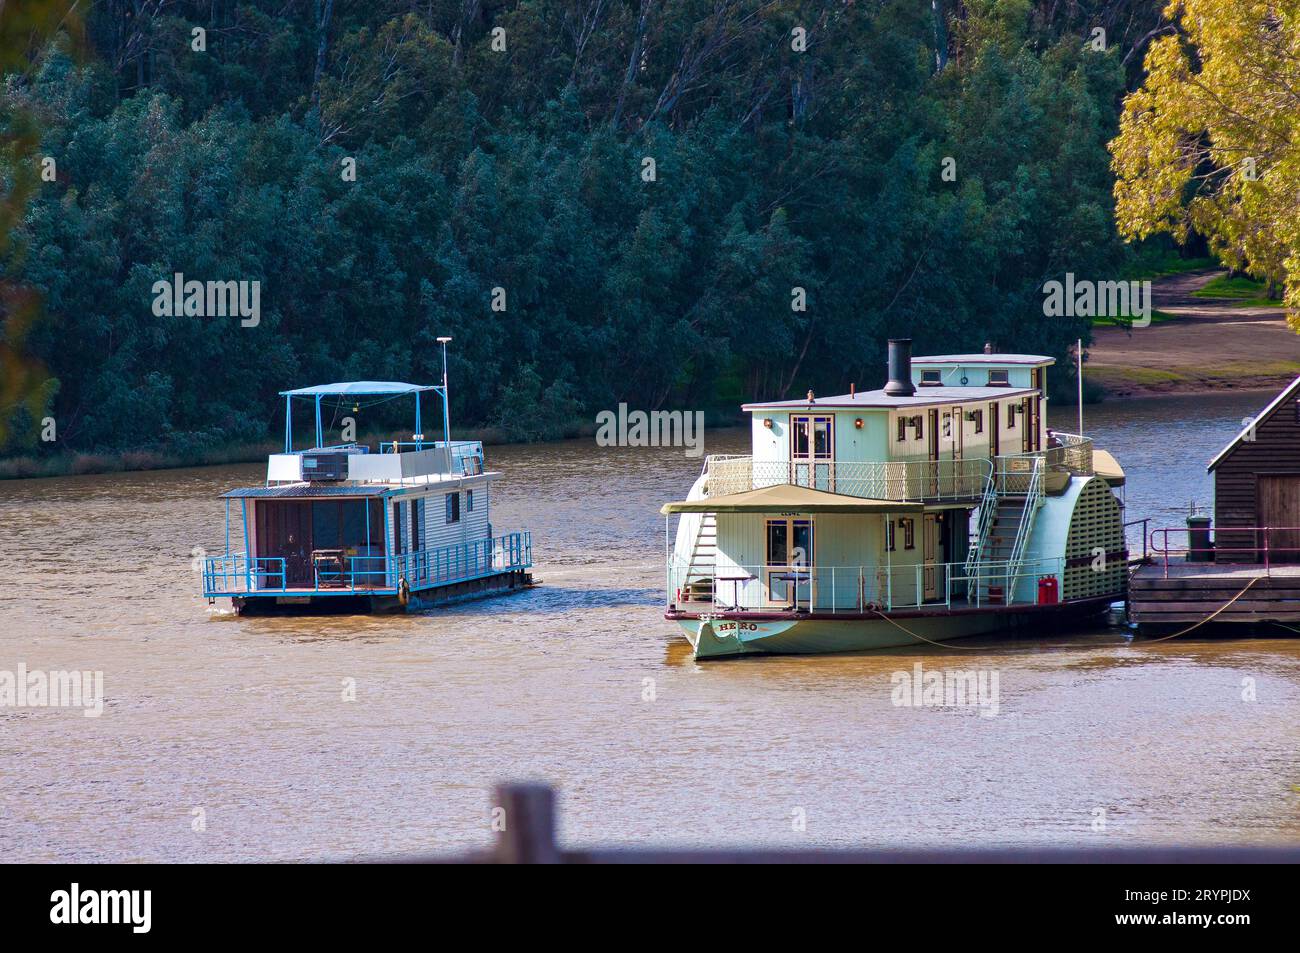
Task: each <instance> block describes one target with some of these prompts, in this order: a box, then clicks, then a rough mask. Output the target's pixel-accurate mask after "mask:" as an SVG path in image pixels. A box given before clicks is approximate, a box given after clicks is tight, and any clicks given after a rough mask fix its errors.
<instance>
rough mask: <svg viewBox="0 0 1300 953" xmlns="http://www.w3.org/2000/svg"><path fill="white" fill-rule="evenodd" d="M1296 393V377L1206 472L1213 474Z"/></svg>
mask: <svg viewBox="0 0 1300 953" xmlns="http://www.w3.org/2000/svg"><path fill="white" fill-rule="evenodd" d="M1297 391H1300V377H1297V378H1296V379H1295V380H1293V381H1292V382H1291V383H1290V384H1288V385H1287V386H1286V387H1284V388H1283V389H1282V393H1280V394H1278V395H1277V396H1276V397H1274V398H1273V402H1272V403H1270V404H1269V405H1268V406H1267V407H1265V408H1264V409H1263V410H1261V411H1260V412H1259V413H1258V414H1256V415H1255V416H1254V417H1253V418H1251V421H1250V423H1248V424H1246V426H1244V427H1242V428H1241V433H1239V434H1237V436H1236V437H1235V438H1234V439H1233V441H1232V443H1230V444H1228V445H1227V446H1226V447H1224V448H1223V449H1222V450H1220V451H1219V453H1218V455H1217V456H1216V457H1215V458H1214V459H1213V460H1211V461H1210V464H1209V466H1207V467H1206V468H1205V469H1206V471H1207V472H1211V473H1212V472H1214V468H1215V467H1217V466H1218V465H1219V464H1220V463H1222V462H1223V461H1224V460H1225V459H1227V458H1228V456H1229V455H1230V454H1231V453H1232V452H1233V451H1234V450H1236V449H1237V447H1239V446H1240V445H1241V442H1242V441H1243V440H1245V439H1246V435H1247V434H1249V433H1250V432H1251V431H1253V430H1254V429H1255V428H1256V427H1258V426H1259V425H1260V424H1262V423H1263V422H1264V421H1265V420H1267V419H1268V418H1269V417H1271V416H1273V414H1274V412H1276V411H1277V409H1278V408H1279V407H1281V406H1282V405H1283V404H1284V403H1286V401H1287V399H1288V398H1290V397H1292V396H1293V395H1295V394H1296V392H1297Z"/></svg>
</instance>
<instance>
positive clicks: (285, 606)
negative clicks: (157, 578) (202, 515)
mask: <svg viewBox="0 0 1300 953" xmlns="http://www.w3.org/2000/svg"><path fill="white" fill-rule="evenodd" d="M427 394H433V395H434V396H435V397H436V398H440V402H441V404H442V412H443V427H442V432H443V439H442V440H432V441H429V440H426V439H425V436H424V428H423V425H422V420H421V395H427ZM281 396H282V397H284V399H285V431H284V452H283V453H276V454H272V455H271V456H270V457H269V459H268V461H267V468H266V483H265V484H264V485H262V486H252V487H240V488H237V489H233V490H230V491H229V492H228V493H225V494H224V495H223V497H222V498H223V499H224V500H225V511H226V512H225V533H226V553H225V554H224V555H221V556H209V557H206V558H205V559H204V560H203V595H204V596H206V597H207V598H208V600H209V601H210V602H212V601H215V600H217V599H230V600H231V602H232V604H233V606H234V609H235V611H236V612H238V613H244V614H253V613H257V614H262V613H297V612H318V611H342V612H371V611H374V612H384V611H403V610H416V609H426V608H429V607H432V606H434V605H438V604H440V603H444V602H447V601H450V600H453V599H461V598H466V597H470V596H475V595H485V594H489V593H498V592H505V591H510V590H515V589H520V588H524V587H528V586H531V585H532V583H533V581H532V576H531V574H530V572H529V569H530V568H531V566H532V540H531V537H530V535H529V533H528V532H527V531H521V532H512V533H506V534H504V535H498V534H495V532H494V530H493V527H492V518H491V511H490V506H491V498H492V485H493V483H495V481H496V480H497V479H498V478H499V477H500V475H501V474H500V473H497V472H494V471H491V470H488V469H487V466H486V461H485V458H484V454H483V444H482V443H481V442H479V441H474V440H452V439H451V436H450V424H449V421H448V405H447V383H446V377H445V376H444V378H443V383H442V385H441V386H436V385H425V384H406V383H400V382H394V381H352V382H346V383H339V384H323V385H320V386H316V387H303V388H299V389H297V390H289V391H282V392H281ZM402 398H406V399H412V400H413V401H414V405H415V408H414V409H415V415H414V421H415V430H414V431H413V432H412V435H411V439H410V440H409V441H406V440H401V441H399V440H394V441H390V442H380V443H379V444H378V446H377V447H376V448H373V449H372V448H371V447H370V446H368V445H366V444H363V443H340V444H330V445H327V444H326V442H325V439H324V437H325V428H324V427H323V426H322V404H323V403H326V402H341V403H344V404H346V407H347V409H348V410H349V411H355V410H358V409H360V408H361V407H362V406H363V405H370V404H374V403H378V402H381V401H389V400H393V399H402ZM295 401H298V402H302V401H306V402H308V403H309V404H311V405H312V406H313V407H314V410H315V441H314V443H313V445H312V446H311V447H310V448H308V449H294V436H293V409H294V403H295ZM232 510H233V513H232ZM232 517H233V519H232ZM232 533H233V536H234V539H235V540H237V541H238V543H239V544H242V548H241V549H238V550H233V549H232V546H231V541H232Z"/></svg>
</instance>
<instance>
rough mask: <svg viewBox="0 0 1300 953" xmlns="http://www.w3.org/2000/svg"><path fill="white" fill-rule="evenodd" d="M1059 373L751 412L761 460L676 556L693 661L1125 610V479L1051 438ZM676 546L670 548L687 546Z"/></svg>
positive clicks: (761, 406) (929, 638)
mask: <svg viewBox="0 0 1300 953" xmlns="http://www.w3.org/2000/svg"><path fill="white" fill-rule="evenodd" d="M1053 363H1054V361H1053V359H1052V358H1050V357H1044V356H1041V355H1032V354H995V353H993V352H992V348H991V347H987V346H986V348H985V350H984V353H978V354H948V355H941V356H934V357H921V358H917V359H916V360H912V358H911V341H910V340H906V339H900V340H892V341H890V342H889V377H890V379H889V381H888V383H886V384H885V386H884V388H883V389H881V390H875V391H866V392H861V393H859V392H857V391H856V390H851V391H850V392H849V393H848V394H843V395H840V396H838V397H829V398H819V397H816V396H815V395H814V394H813V393H812V392H809V394H808V396H807V397H806V399H803V400H793V401H776V402H772V403H757V404H747V405H745V406H744V408H743V409H744V410H745V411H746V412H748V413H749V414H750V415H751V419H752V433H753V437H752V441H753V443H752V453H751V454H750V455H748V456H739V457H732V456H717V455H715V456H709V457H707V458H706V461H705V465H704V470H703V472H702V473H701V474H700V477H699V478H698V479H697V480H696V481H695V485H694V486H693V487H692V488H691V491H690V493H689V495H688V496H687V497H686V499H685V500H681V501H678V502H674V503H669V504H667V505H665V506H664V507H663V510H662V512H663V513H664V514H665V515H666V516H667V517H668V518H669V520H671V519H672V517H674V516H677V517H679V520H678V525H677V530H676V535H675V543H674V545H673V546H672V548H671V550H670V551H669V553H668V567H667V593H668V599H667V611H666V617H667V618H668V619H670V620H672V621H675V622H677V623H679V624H680V626H681V628H682V629H683V630H684V632H685V634H686V637H687V639H689V640H690V643H691V645H692V647H693V648H694V650H695V655H696V657H697V658H701V659H704V658H715V657H719V656H732V655H744V654H750V653H807V652H837V651H857V650H866V649H877V648H887V647H893V646H906V645H917V644H923V643H926V642H943V641H946V640H949V639H956V638H960V637H963V636H968V635H974V634H977V633H984V632H990V631H995V630H999V629H1004V628H1009V627H1013V626H1017V625H1020V624H1023V623H1027V622H1032V623H1035V624H1038V625H1042V626H1048V625H1055V624H1057V623H1058V622H1059V621H1061V620H1062V619H1063V618H1066V617H1069V618H1074V619H1077V618H1081V617H1087V616H1089V615H1095V614H1099V613H1102V612H1104V611H1105V610H1106V609H1107V608H1108V607H1109V606H1110V605H1111V604H1112V603H1113V602H1115V601H1117V600H1122V599H1123V598H1124V595H1125V589H1126V584H1127V572H1126V568H1127V551H1126V547H1125V540H1124V528H1123V517H1122V504H1121V500H1120V499H1119V498H1118V497H1117V495H1116V488H1117V487H1119V486H1122V484H1123V482H1124V474H1123V472H1122V471H1121V470H1120V468H1119V466H1118V464H1116V462H1115V461H1114V459H1113V458H1112V457H1111V456H1110V454H1108V453H1106V452H1104V451H1102V450H1100V449H1097V448H1094V447H1093V444H1092V441H1091V440H1089V439H1087V438H1085V437H1083V436H1081V435H1076V434H1067V433H1060V432H1052V431H1049V430H1048V429H1047V427H1046V423H1045V417H1046V414H1045V409H1046V404H1047V388H1046V372H1047V368H1048V367H1050V366H1051V365H1052V364H1053ZM669 530H670V533H669V538H670V539H672V538H673V537H672V534H671V526H670V527H669Z"/></svg>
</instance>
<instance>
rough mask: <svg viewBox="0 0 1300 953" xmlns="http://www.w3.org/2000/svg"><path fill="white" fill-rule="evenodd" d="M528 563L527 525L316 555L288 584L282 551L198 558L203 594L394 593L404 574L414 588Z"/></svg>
mask: <svg viewBox="0 0 1300 953" xmlns="http://www.w3.org/2000/svg"><path fill="white" fill-rule="evenodd" d="M532 564H533V541H532V534H531V533H529V532H528V531H527V530H525V531H522V532H518V533H507V534H505V535H504V536H496V537H488V538H485V539H477V540H472V541H470V542H467V543H458V544H455V545H452V546H440V547H438V548H437V549H422V550H418V551H416V552H413V553H404V554H402V555H400V556H396V557H392V558H390V559H385V558H384V556H382V555H366V556H344V557H341V559H340V560H339V562H338V563H337V568H331V566H330V564H329V563H328V562H327V561H320V562H317V563H315V564H313V566H312V568H311V579H310V581H309V582H308V583H307V584H305V585H291V584H289V582H288V579H287V577H286V574H285V561H284V559H283V557H279V556H256V557H253V558H252V559H250V558H249V557H248V556H247V554H245V553H229V554H227V555H224V556H208V557H206V558H205V559H204V560H203V595H204V596H207V597H215V596H233V595H246V594H249V593H263V592H291V593H298V594H320V595H337V594H340V593H351V592H369V593H394V592H396V591H397V588H398V586H399V585H400V583H401V581H402V580H403V579H404V580H406V584H407V586H408V587H409V588H410V589H411V590H413V591H414V590H418V589H427V588H429V587H431V586H440V585H447V584H450V583H455V582H462V581H465V580H468V579H477V578H480V577H483V576H491V575H495V574H496V573H501V572H510V571H513V570H518V569H527V568H528V567H530V566H531V565H532Z"/></svg>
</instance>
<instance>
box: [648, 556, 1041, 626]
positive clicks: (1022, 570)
mask: <svg viewBox="0 0 1300 953" xmlns="http://www.w3.org/2000/svg"><path fill="white" fill-rule="evenodd" d="M1064 571H1065V558H1064V557H1057V558H1053V559H1042V560H1036V561H1034V562H1030V563H1023V562H1022V564H1021V565H1020V566H1019V567H1018V568H1015V569H1013V568H1012V566H1011V565H1010V561H1009V560H1008V561H1004V562H998V563H981V564H980V565H978V566H976V567H975V568H973V569H970V568H968V567H967V566H966V564H965V563H932V564H929V565H927V564H924V563H917V564H908V565H901V566H884V565H879V566H811V567H806V566H724V567H721V568H718V569H714V570H711V571H710V572H708V573H701V572H700V569H699V567H694V568H693V569H692V567H690V566H689V565H688V561H687V560H682V559H674V560H671V561H670V563H669V570H668V607H669V608H670V609H681V610H686V611H696V612H728V611H755V612H781V611H798V610H802V611H810V612H829V613H843V612H848V613H870V612H873V611H876V610H879V611H882V612H890V611H894V610H898V609H919V608H922V607H924V608H948V609H955V608H990V609H992V608H997V607H1001V606H1009V605H1027V604H1034V603H1036V602H1037V601H1038V585H1037V581H1038V580H1039V579H1041V578H1043V577H1046V576H1052V577H1054V578H1055V579H1056V580H1057V585H1058V591H1059V585H1060V580H1061V576H1062V574H1063V573H1064ZM1026 579H1028V580H1031V581H1032V584H1031V585H1028V586H1026V585H1023V584H1022V580H1026ZM993 587H1002V591H1001V593H1000V594H997V593H995V594H994V595H993V596H992V597H991V596H990V589H991V588H993Z"/></svg>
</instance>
